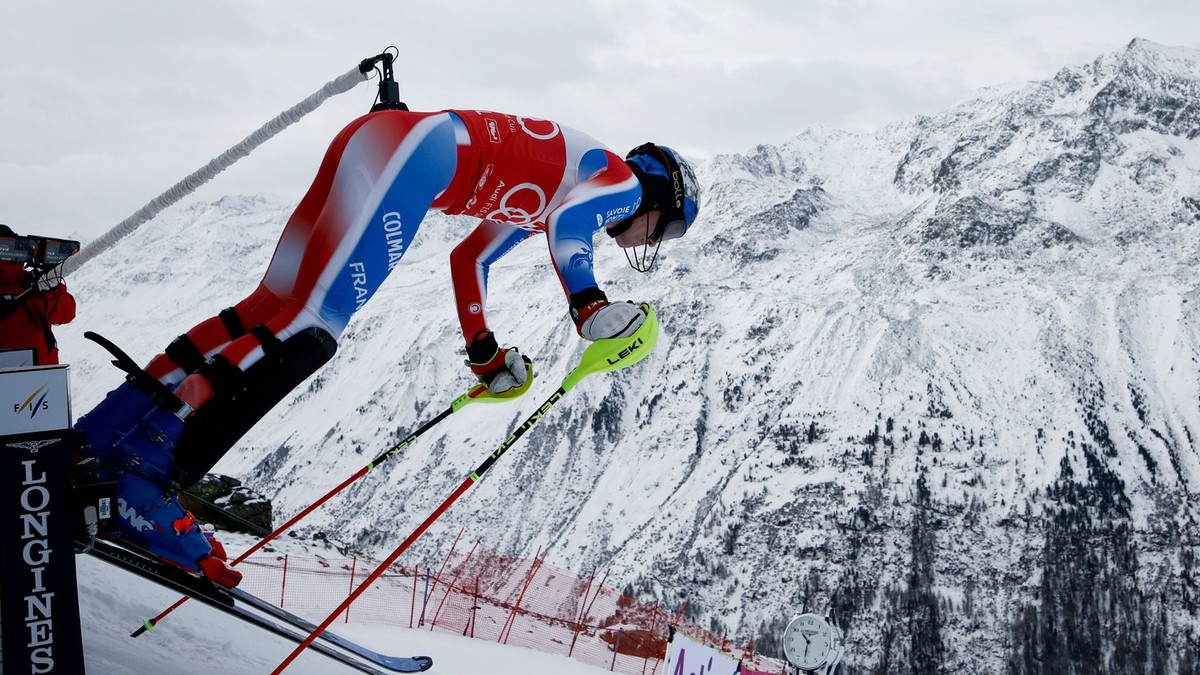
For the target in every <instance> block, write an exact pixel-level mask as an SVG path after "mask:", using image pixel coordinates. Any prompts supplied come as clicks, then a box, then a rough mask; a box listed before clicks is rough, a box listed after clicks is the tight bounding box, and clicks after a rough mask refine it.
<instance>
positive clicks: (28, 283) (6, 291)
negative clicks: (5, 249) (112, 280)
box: [0, 225, 75, 366]
mask: <svg viewBox="0 0 1200 675" xmlns="http://www.w3.org/2000/svg"><path fill="white" fill-rule="evenodd" d="M16 236H17V234H16V233H15V232H13V230H12V228H10V227H9V226H7V225H0V237H5V238H8V237H16ZM55 280H56V281H57V283H56V284H55V285H54V286H52V287H51V288H50V289H49V290H44V291H39V292H36V293H27V291H28V290H29V289H30V288H32V287H33V286H34V284H35V283H36V282H35V279H34V276H33V275H32V274H30V272H29V270H27V269H25V265H24V263H20V262H15V261H12V260H0V350H5V349H32V350H33V357H34V364H35V365H39V366H49V365H54V364H57V363H58V341H57V340H56V339H55V338H54V331H53V330H52V329H51V328H50V326H51V325H54V326H61V325H63V324H66V323H70V322H71V321H73V320H74V319H75V298H74V297H72V295H71V294H70V293H69V292H68V291H67V285H66V284H65V283H63V282H62V280H61V278H56V279H55Z"/></svg>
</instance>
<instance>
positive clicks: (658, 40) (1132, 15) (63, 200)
mask: <svg viewBox="0 0 1200 675" xmlns="http://www.w3.org/2000/svg"><path fill="white" fill-rule="evenodd" d="M1197 26H1200V2H1196V1H1195V0H1144V1H1142V2H1129V1H1128V0H1087V1H1085V0H973V1H968V0H904V1H903V2H897V1H896V0H641V1H634V0H599V1H592V0H568V1H564V2H549V1H547V0H537V1H536V2H535V1H533V0H505V1H503V2H497V1H496V0H489V1H487V2H484V1H483V0H453V1H451V2H422V1H412V2H403V1H399V0H391V1H389V2H371V1H367V2H359V3H342V2H330V1H329V0H288V1H287V2H264V1H254V0H208V1H206V2H179V1H175V0H119V1H114V2H103V1H101V2H96V1H86V0H73V1H70V2H63V1H59V0H4V2H3V3H0V222H5V223H8V224H10V225H11V226H13V227H14V229H16V230H17V231H18V232H23V233H24V232H35V233H44V234H49V235H57V236H70V235H72V234H76V235H82V236H85V237H93V236H97V235H98V234H100V233H102V232H104V231H105V230H107V229H109V228H110V227H112V226H113V225H115V224H116V223H118V222H120V221H121V220H123V219H124V218H126V217H127V216H129V215H130V214H132V213H133V212H135V211H136V210H137V209H139V208H141V207H142V206H143V205H144V204H146V203H147V202H149V201H150V200H151V199H153V198H154V197H156V196H158V195H159V194H160V193H162V192H163V191H164V190H166V189H167V188H169V187H171V186H172V185H173V184H174V183H175V182H177V181H178V180H180V179H181V178H183V177H185V176H186V175H188V174H189V173H191V172H193V171H195V170H196V169H198V168H199V167H201V166H203V165H204V164H205V163H206V162H207V161H209V160H210V159H212V158H213V157H215V156H216V155H218V154H220V153H221V152H222V151H224V150H225V149H227V148H228V147H230V146H231V145H233V144H235V143H237V142H238V141H240V140H241V139H242V138H244V137H245V136H246V135H248V134H249V133H251V132H252V131H254V130H255V129H257V128H258V127H259V126H260V125H262V124H263V123H264V122H266V121H268V120H270V119H271V118H272V117H274V116H275V115H277V114H278V113H279V112H280V111H282V110H284V109H286V108H289V107H291V106H292V105H294V104H296V103H297V102H299V101H300V100H302V99H303V98H305V97H306V96H308V95H309V94H311V93H313V92H315V91H316V90H318V89H319V88H320V87H321V86H322V85H323V84H325V83H326V82H328V81H329V80H332V79H334V78H335V77H337V76H339V75H341V74H342V73H345V72H346V71H348V70H349V69H351V68H352V67H354V65H355V64H357V63H358V61H359V60H361V59H362V58H364V57H366V56H369V55H371V54H374V53H378V52H380V51H382V50H383V49H384V48H385V47H387V46H389V45H395V46H396V47H398V48H399V51H400V58H399V60H398V62H397V66H396V75H397V79H398V80H399V82H400V86H401V95H402V97H403V99H404V100H405V101H406V102H407V103H408V104H409V105H410V107H412V108H413V109H414V110H439V109H443V108H454V107H459V108H486V109H492V110H500V111H503V112H511V113H517V114H523V115H527V116H531V117H544V118H549V119H553V120H555V121H558V122H560V123H562V124H565V125H567V126H572V127H575V128H578V129H581V130H583V131H586V132H588V133H590V134H591V135H593V136H595V137H597V138H599V139H600V140H602V141H604V142H605V143H607V144H608V145H609V146H611V147H612V148H614V149H615V150H616V151H618V152H621V153H624V151H625V150H627V149H628V148H629V147H632V146H633V145H636V144H638V143H640V142H642V141H645V140H655V141H657V142H660V143H665V144H668V145H672V146H674V147H676V149H678V150H681V151H683V152H684V153H685V154H689V155H692V156H694V157H698V158H705V157H710V156H712V155H714V154H717V153H722V152H738V151H743V150H746V149H748V148H751V147H753V146H754V145H756V144H758V143H778V142H781V141H784V140H786V139H788V138H790V137H791V136H793V135H795V134H797V133H799V132H801V131H803V130H804V129H805V128H807V127H810V126H834V127H857V128H874V127H877V126H880V125H883V124H886V123H888V122H891V121H894V120H898V119H903V118H906V117H909V116H911V115H914V114H917V113H936V112H938V111H939V110H941V109H943V108H945V107H947V106H949V105H951V104H953V103H954V102H955V101H957V100H959V99H960V98H962V97H964V96H966V95H967V94H969V93H970V92H971V91H973V90H975V89H978V88H981V87H985V86H990V85H997V84H1005V83H1010V82H1021V81H1026V80H1034V79H1042V78H1046V77H1050V76H1052V75H1053V74H1054V73H1055V72H1056V71H1057V70H1058V69H1059V68H1061V67H1062V66H1065V65H1079V64H1082V63H1086V62H1089V61H1091V60H1092V59H1094V58H1095V57H1096V56H1098V55H1099V54H1101V53H1105V52H1111V51H1114V50H1117V49H1120V48H1121V47H1123V46H1124V45H1125V43H1127V42H1128V41H1129V40H1130V39H1132V38H1134V37H1142V38H1147V39H1149V40H1153V41H1155V42H1159V43H1162V44H1167V45H1178V46H1187V47H1200V37H1198V36H1200V32H1198V31H1197V29H1196V27H1197ZM373 97H374V83H373V82H372V83H364V84H360V85H359V86H358V87H357V88H355V89H354V90H352V91H351V92H349V93H346V94H342V95H341V96H338V97H336V98H334V99H332V100H330V101H329V102H327V103H326V104H325V105H324V106H323V107H322V108H321V109H320V110H318V111H317V112H315V113H313V114H311V115H310V116H308V117H306V118H305V119H304V120H302V121H301V122H300V123H298V124H297V125H295V126H293V127H291V128H290V129H288V130H287V131H285V132H283V133H282V134H281V135H279V136H277V137H276V138H274V139H273V140H271V141H270V142H268V143H267V144H266V145H264V146H263V147H262V148H261V149H259V150H258V151H257V152H255V153H254V154H253V155H251V156H250V157H249V158H247V159H244V160H242V161H241V162H239V163H238V164H237V165H235V166H234V167H233V168H232V169H230V170H228V171H226V172H225V173H223V174H221V175H220V176H218V177H217V178H216V179H215V180H214V181H213V182H211V183H210V184H209V185H207V186H205V187H204V188H202V189H201V191H199V192H198V193H196V195H195V196H193V197H190V198H188V199H186V200H185V203H189V202H191V201H195V200H207V199H215V198H217V197H220V196H221V195H226V194H257V193H267V194H271V195H276V196H280V197H283V198H286V199H292V200H296V199H299V197H300V195H301V194H303V192H304V190H305V189H307V187H308V185H309V182H310V181H311V179H312V177H313V175H314V173H315V171H316V168H317V165H318V163H319V162H320V158H321V155H322V154H323V152H324V150H325V147H326V146H327V144H328V142H329V141H330V139H332V137H333V136H334V134H336V133H337V131H338V130H339V129H340V128H341V127H342V126H343V125H344V124H345V123H347V122H349V121H350V120H351V119H353V118H354V117H356V116H358V115H359V114H361V113H363V112H366V110H367V109H368V108H369V107H370V105H371V102H372V100H373Z"/></svg>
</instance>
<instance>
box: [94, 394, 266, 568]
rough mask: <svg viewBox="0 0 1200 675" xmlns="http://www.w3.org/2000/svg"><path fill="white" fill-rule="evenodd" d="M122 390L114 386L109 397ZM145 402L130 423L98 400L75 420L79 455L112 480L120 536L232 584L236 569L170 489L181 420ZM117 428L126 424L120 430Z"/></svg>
mask: <svg viewBox="0 0 1200 675" xmlns="http://www.w3.org/2000/svg"><path fill="white" fill-rule="evenodd" d="M123 386H124V385H123ZM132 391H133V394H134V395H133V396H129V397H128V398H129V399H130V400H129V401H127V402H128V403H130V404H131V406H130V407H133V406H134V405H138V404H137V403H135V402H136V400H137V398H139V397H140V394H139V393H138V392H137V391H136V390H132ZM126 395H127V392H122V389H121V388H118V389H117V390H116V391H114V392H113V393H112V394H110V398H112V397H114V396H116V397H120V398H124V397H125V396H126ZM140 398H141V400H142V401H145V398H144V397H140ZM118 403H119V401H118ZM150 407H151V410H150V412H149V413H148V414H145V415H144V416H143V417H142V418H141V419H140V420H137V421H134V422H133V423H132V424H131V423H130V418H131V417H132V415H130V414H129V413H128V410H129V409H128V408H123V407H121V406H120V405H114V404H111V403H110V401H109V400H108V399H106V400H105V401H104V402H102V403H101V404H100V405H98V406H97V407H96V408H95V409H94V410H92V411H91V412H89V413H88V414H87V415H85V416H84V417H83V418H82V419H80V420H79V424H78V425H77V428H78V429H79V430H80V431H82V432H83V433H84V436H85V437H86V438H87V439H88V442H89V446H90V447H88V448H87V450H86V451H85V457H94V458H96V459H98V460H100V463H101V465H102V467H103V468H102V469H101V470H100V477H101V478H102V479H107V480H116V482H117V513H118V519H117V520H118V525H119V527H120V531H121V536H122V537H124V538H126V539H128V540H129V541H130V542H132V543H134V544H136V545H138V546H141V547H142V548H145V549H147V550H149V551H150V552H151V553H153V554H154V555H156V556H159V557H160V558H162V559H163V560H166V561H167V562H170V563H172V564H174V565H177V566H179V567H182V568H184V569H186V570H188V571H190V572H196V573H200V574H203V575H204V576H205V577H208V578H209V579H210V580H211V581H212V582H213V583H216V584H218V585H221V586H224V587H226V588H232V587H233V586H236V585H237V584H238V582H239V581H241V578H242V575H241V573H240V572H237V571H236V570H234V569H232V568H230V567H229V565H228V564H226V563H225V561H224V560H222V559H221V558H220V557H218V556H216V555H213V548H212V546H211V545H210V544H209V541H208V539H207V538H206V537H205V536H204V534H203V533H202V532H201V530H200V527H199V526H198V525H197V523H196V521H195V517H194V516H193V515H192V514H191V512H189V511H188V510H187V509H185V508H183V506H182V505H181V504H180V503H179V499H178V497H176V495H175V490H174V489H173V488H172V483H173V481H174V478H175V476H174V474H175V460H174V450H175V442H176V440H178V438H179V435H180V433H182V431H183V422H182V421H180V420H179V418H178V417H176V416H175V414H174V413H172V412H170V411H167V410H164V409H162V408H159V407H156V406H153V405H151V406H150ZM120 427H127V428H126V429H125V430H124V431H123V432H122V431H121V429H120ZM114 439H115V441H114Z"/></svg>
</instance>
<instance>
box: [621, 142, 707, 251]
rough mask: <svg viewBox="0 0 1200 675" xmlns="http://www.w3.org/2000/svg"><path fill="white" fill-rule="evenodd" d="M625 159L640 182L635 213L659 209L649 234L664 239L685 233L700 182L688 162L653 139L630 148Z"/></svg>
mask: <svg viewBox="0 0 1200 675" xmlns="http://www.w3.org/2000/svg"><path fill="white" fill-rule="evenodd" d="M625 163H626V164H628V165H629V168H631V169H633V172H634V173H635V174H636V175H637V177H638V180H639V181H640V182H641V184H642V204H641V206H640V207H639V208H638V214H639V215H640V214H642V213H649V212H650V211H656V210H657V211H659V212H661V213H662V216H661V217H660V218H659V219H658V226H657V227H655V228H654V233H653V235H652V238H653V239H654V240H655V241H666V240H667V239H677V238H679V237H682V236H683V235H684V234H686V233H687V231H688V228H690V227H691V226H692V223H694V222H695V221H696V216H697V215H699V213H700V183H699V181H697V180H696V172H695V171H694V170H693V169H692V165H691V164H690V163H688V161H687V160H686V159H684V158H683V157H681V156H680V155H679V153H677V152H675V151H674V150H672V149H671V148H668V147H667V146H665V145H656V144H654V143H643V144H642V145H639V146H638V147H636V148H634V149H633V150H630V151H629V154H628V155H625Z"/></svg>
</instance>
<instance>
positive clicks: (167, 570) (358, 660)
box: [88, 540, 433, 675]
mask: <svg viewBox="0 0 1200 675" xmlns="http://www.w3.org/2000/svg"><path fill="white" fill-rule="evenodd" d="M88 554H89V555H91V556H93V557H95V558H98V559H100V560H102V561H104V562H106V563H108V564H110V565H113V566H115V567H118V568H120V569H123V570H125V571H127V572H132V573H133V574H136V575H138V576H140V577H142V578H144V579H147V580H149V581H153V582H154V583H157V584H159V585H160V586H163V587H164V588H168V589H170V590H173V591H176V592H178V593H182V594H184V595H187V596H189V597H192V598H195V599H196V600H199V601H201V602H203V603H204V604H206V605H208V606H210V607H213V608H215V609H218V610H220V611H222V612H225V613H226V614H229V615H231V616H233V617H235V618H237V619H240V620H242V621H245V622H246V623H249V624H251V625H254V626H257V627H259V628H262V629H263V630H266V631H268V632H270V633H273V634H275V635H278V636H280V637H282V638H285V639H287V640H289V641H291V642H294V643H299V642H301V641H302V640H303V639H304V638H305V637H306V636H307V635H309V634H310V632H311V630H312V629H313V628H314V627H315V626H314V625H313V624H312V623H310V622H308V621H306V620H304V619H302V618H300V617H298V616H296V615H295V614H292V613H291V612H288V611H287V610H284V609H281V608H279V607H276V606H275V605H273V604H271V603H270V602H267V601H266V600H263V599H262V598H259V597H257V596H255V595H252V594H250V593H247V592H246V591H242V590H240V589H236V588H234V589H226V588H222V587H220V586H216V585H214V584H213V583H211V582H209V581H207V580H205V579H202V578H200V577H196V576H193V575H192V574H189V573H188V572H186V571H184V570H182V569H180V568H177V567H175V566H173V565H169V564H167V563H165V562H163V561H161V560H158V559H157V558H149V557H147V556H145V555H142V554H140V553H138V552H135V551H132V550H130V549H127V548H125V547H124V546H119V545H116V544H114V543H111V542H108V541H103V540H100V541H97V542H96V543H95V546H93V547H92V550H90V551H89V552H88ZM310 646H311V647H312V648H313V649H314V650H315V651H317V652H318V653H320V654H322V655H324V656H327V657H329V658H331V659H334V660H335V661H338V662H340V663H342V664H343V665H346V666H349V667H351V668H354V669H355V670H357V671H359V672H361V673H366V674H367V675H387V674H388V673H420V672H423V671H426V670H429V668H431V667H432V666H433V659H431V658H430V657H428V656H414V657H403V656H391V655H387V654H381V653H379V652H376V651H374V650H372V649H368V648H367V647H364V646H362V645H360V644H358V643H355V642H353V641H351V640H348V639H346V638H344V637H341V636H340V635H336V634H334V633H330V632H328V631H326V632H323V633H321V634H320V636H318V640H317V641H316V642H313V643H311V644H310Z"/></svg>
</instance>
